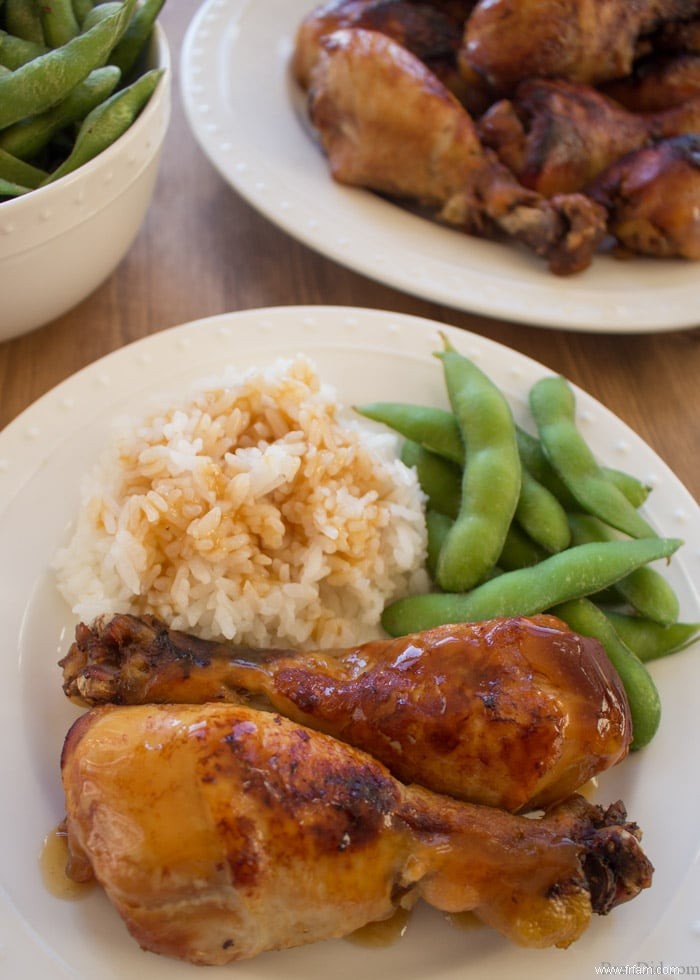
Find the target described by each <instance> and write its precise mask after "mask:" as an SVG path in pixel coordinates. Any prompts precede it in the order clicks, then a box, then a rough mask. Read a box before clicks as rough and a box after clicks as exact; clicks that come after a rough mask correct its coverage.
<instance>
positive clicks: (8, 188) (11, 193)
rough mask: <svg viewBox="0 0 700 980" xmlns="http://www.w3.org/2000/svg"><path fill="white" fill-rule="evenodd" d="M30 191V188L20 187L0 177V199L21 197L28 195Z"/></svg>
mask: <svg viewBox="0 0 700 980" xmlns="http://www.w3.org/2000/svg"><path fill="white" fill-rule="evenodd" d="M31 189H32V188H31V187H22V186H21V185H20V184H15V182H14V181H12V180H3V178H2V177H0V198H3V197H21V196H22V194H28V193H29V192H30V190H31Z"/></svg>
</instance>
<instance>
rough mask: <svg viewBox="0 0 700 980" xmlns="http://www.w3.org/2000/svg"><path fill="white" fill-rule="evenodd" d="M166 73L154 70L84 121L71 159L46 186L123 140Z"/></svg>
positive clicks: (99, 107)
mask: <svg viewBox="0 0 700 980" xmlns="http://www.w3.org/2000/svg"><path fill="white" fill-rule="evenodd" d="M164 72H165V69H164V68H154V69H152V70H151V71H148V72H146V73H145V74H144V75H141V77H140V78H139V79H137V81H135V82H133V84H131V85H130V86H129V87H128V88H125V89H122V90H121V91H120V92H117V93H116V94H115V95H112V96H110V98H109V99H107V100H106V101H105V102H102V103H101V104H100V105H98V106H97V108H96V109H93V110H92V112H90V113H89V114H88V115H87V116H86V118H85V119H84V120H83V123H82V125H81V127H80V130H79V132H78V135H77V137H76V140H75V145H74V146H73V150H72V151H71V153H70V156H68V157H67V158H66V159H65V160H64V161H63V163H62V164H61V166H60V167H57V168H56V170H54V171H53V173H52V174H51V175H50V176H49V178H48V180H47V181H45V183H50V182H52V181H54V180H59V179H60V178H61V177H64V176H65V175H66V174H69V173H71V172H72V171H73V170H76V169H77V168H78V167H82V166H83V164H85V163H87V162H88V161H89V160H92V159H93V157H96V156H97V154H98V153H102V151H103V150H106V149H107V147H108V146H111V145H112V143H114V141H115V140H117V139H119V137H120V136H121V135H122V134H123V133H125V132H126V131H127V129H128V128H129V126H131V124H132V122H133V121H134V119H136V117H137V116H138V114H139V113H140V112H141V110H142V109H143V107H144V106H145V104H146V103H147V102H148V100H149V99H150V97H151V95H152V94H153V92H154V91H155V87H156V85H157V84H158V82H159V81H160V79H161V77H162V76H163V74H164Z"/></svg>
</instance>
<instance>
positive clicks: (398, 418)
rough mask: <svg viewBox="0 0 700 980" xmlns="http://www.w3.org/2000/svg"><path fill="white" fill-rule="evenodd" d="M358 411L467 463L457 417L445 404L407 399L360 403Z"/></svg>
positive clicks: (448, 457) (412, 438) (459, 463)
mask: <svg viewBox="0 0 700 980" xmlns="http://www.w3.org/2000/svg"><path fill="white" fill-rule="evenodd" d="M355 411H356V412H358V413H359V414H360V415H364V416H365V418H368V419H373V420H374V421H375V422H381V423H382V425H387V426H388V427H389V428H390V429H393V430H394V432H398V433H399V435H402V436H404V438H406V439H410V440H411V441H412V442H417V443H420V445H421V446H424V447H425V448H426V449H429V450H430V451H431V452H433V453H437V454H438V456H442V457H444V459H449V460H451V461H452V462H453V463H457V465H458V466H463V465H464V443H463V442H462V436H461V435H460V431H459V426H458V425H457V419H456V418H455V417H454V415H453V414H452V412H448V411H447V410H446V409H444V408H432V407H431V406H428V405H410V404H406V403H404V402H370V403H368V404H366V405H359V406H357V407H356V408H355Z"/></svg>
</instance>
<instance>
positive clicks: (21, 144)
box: [0, 65, 121, 160]
mask: <svg viewBox="0 0 700 980" xmlns="http://www.w3.org/2000/svg"><path fill="white" fill-rule="evenodd" d="M120 78H121V72H120V71H119V69H118V68H115V66H114V65H105V67H104V68H96V69H95V70H94V71H92V72H90V74H89V75H88V77H87V78H85V79H83V81H82V82H79V83H78V85H76V86H75V88H74V89H72V91H71V92H69V93H68V95H67V96H66V98H65V99H64V100H63V102H59V103H58V105H55V106H53V107H52V108H51V109H47V110H46V112H42V113H40V114H39V115H38V116H30V118H29V119H22V120H21V121H20V122H17V123H15V124H14V125H13V126H8V127H7V129H3V130H1V131H0V148H2V149H3V150H7V152H8V153H12V154H13V155H14V156H16V157H19V158H20V159H22V160H31V159H32V157H35V156H36V155H37V154H38V153H40V152H41V150H43V149H44V147H45V146H46V145H47V144H48V143H49V142H50V141H51V140H52V139H53V138H54V136H56V134H57V133H60V132H62V131H63V130H64V129H67V128H68V127H69V126H72V125H73V123H77V122H80V121H81V120H82V119H84V118H85V116H87V114H88V113H89V112H90V111H91V110H92V109H94V108H95V106H98V105H100V103H101V102H104V101H105V99H107V98H109V96H110V95H111V94H112V92H113V91H114V90H115V88H116V87H117V85H118V83H119V79H120Z"/></svg>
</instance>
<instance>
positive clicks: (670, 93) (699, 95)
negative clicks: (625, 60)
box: [602, 32, 700, 112]
mask: <svg viewBox="0 0 700 980" xmlns="http://www.w3.org/2000/svg"><path fill="white" fill-rule="evenodd" d="M699 34H700V32H699ZM602 91H603V92H604V93H605V94H606V95H608V96H610V98H612V99H615V101H616V102H619V103H620V104H621V105H623V106H624V107H625V108H626V109H629V110H630V111H631V112H661V111H663V110H664V109H669V108H671V107H673V106H682V105H684V104H685V103H687V102H689V101H690V100H691V99H700V52H699V53H698V54H679V55H675V56H673V57H671V56H666V57H655V58H645V59H643V60H642V61H641V62H640V63H639V64H638V65H635V70H634V73H633V74H632V75H628V76H627V77H626V78H621V79H618V80H616V81H614V82H609V83H608V84H607V85H605V86H604V87H603V89H602Z"/></svg>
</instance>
